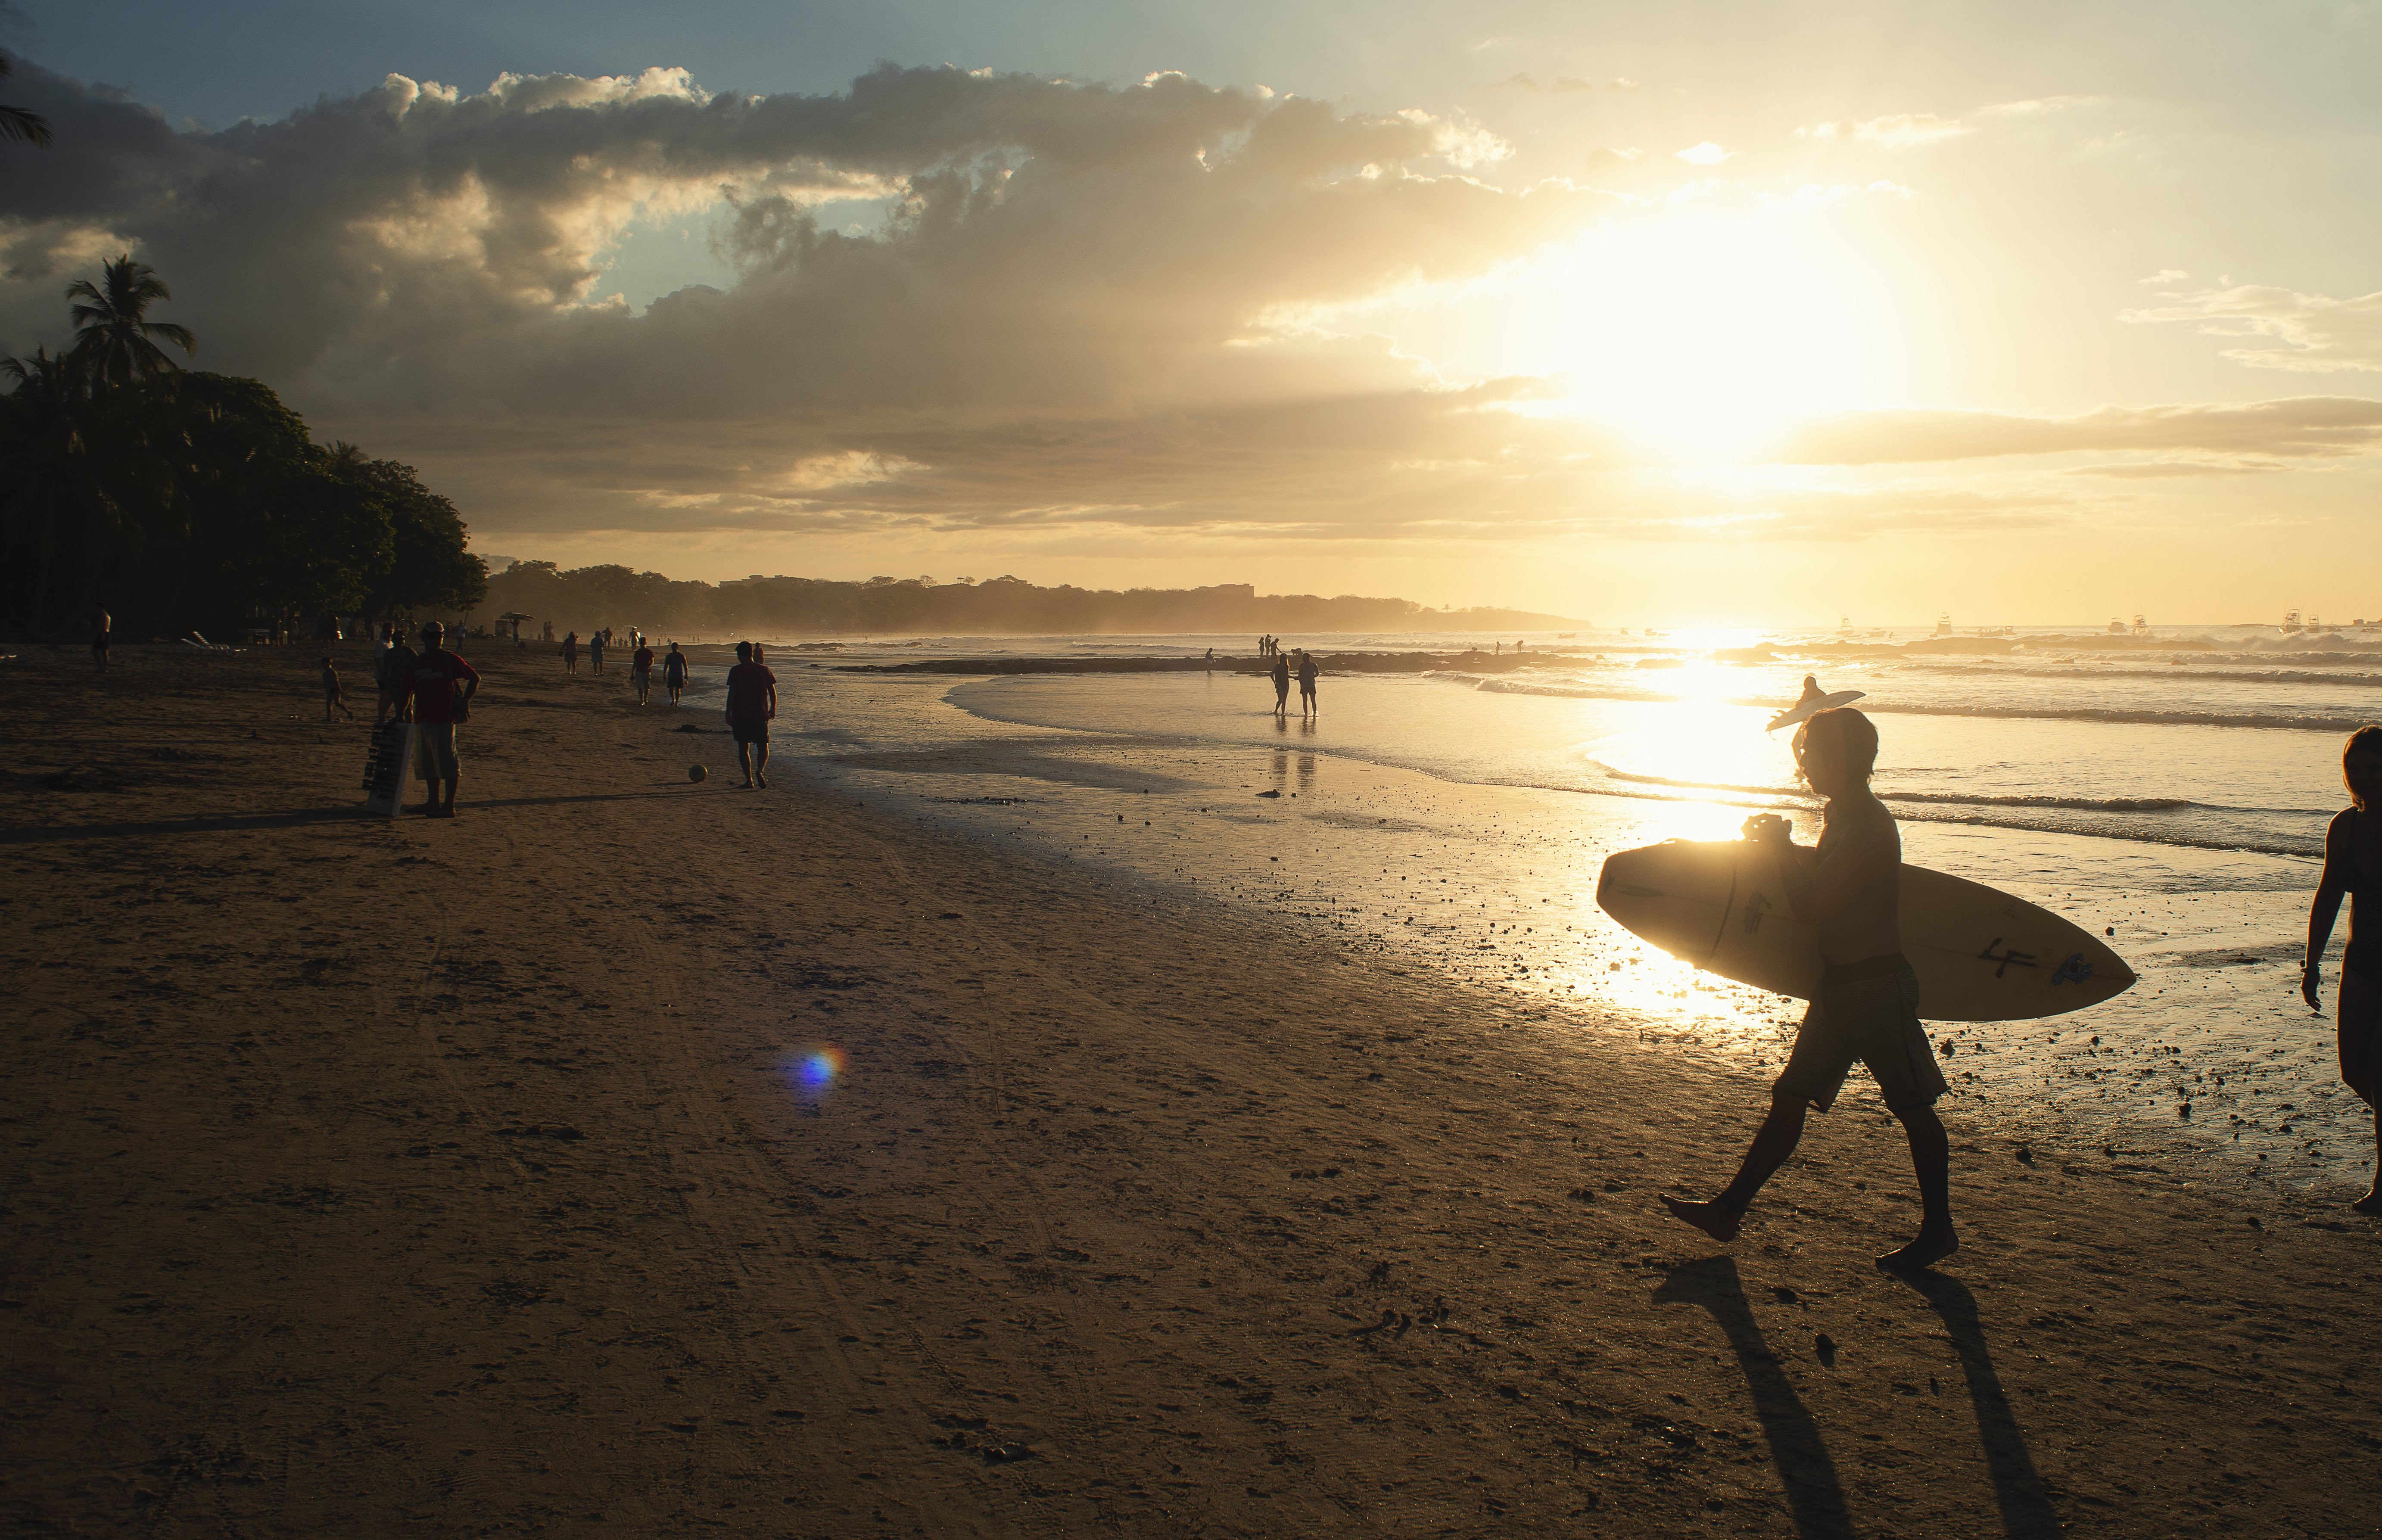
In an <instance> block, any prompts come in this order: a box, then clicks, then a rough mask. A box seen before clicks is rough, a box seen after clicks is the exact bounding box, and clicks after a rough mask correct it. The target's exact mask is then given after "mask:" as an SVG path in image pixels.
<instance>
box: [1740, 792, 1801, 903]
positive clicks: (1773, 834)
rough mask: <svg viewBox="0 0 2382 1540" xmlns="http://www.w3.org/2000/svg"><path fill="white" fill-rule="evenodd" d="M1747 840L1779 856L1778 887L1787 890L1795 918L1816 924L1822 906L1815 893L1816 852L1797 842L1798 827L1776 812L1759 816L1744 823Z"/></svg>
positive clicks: (1756, 815) (1788, 900)
mask: <svg viewBox="0 0 2382 1540" xmlns="http://www.w3.org/2000/svg"><path fill="white" fill-rule="evenodd" d="M1745 837H1746V838H1748V839H1750V840H1752V841H1754V842H1755V843H1757V844H1762V845H1767V846H1769V847H1770V848H1771V849H1772V850H1773V851H1774V853H1775V854H1776V855H1777V857H1778V885H1779V886H1780V887H1782V888H1784V889H1785V890H1786V894H1787V908H1788V909H1791V910H1793V911H1795V918H1796V919H1798V920H1801V921H1804V922H1805V923H1817V922H1818V920H1819V917H1820V911H1819V906H1818V904H1817V902H1816V900H1815V898H1814V896H1813V892H1812V881H1811V876H1812V867H1813V864H1814V860H1813V858H1814V856H1815V854H1816V852H1815V851H1813V850H1812V849H1811V847H1810V846H1807V845H1798V844H1796V843H1795V825H1792V824H1790V823H1788V822H1787V820H1786V819H1784V818H1781V817H1779V816H1778V815H1777V814H1776V813H1755V814H1754V815H1753V816H1752V817H1750V818H1749V819H1747V820H1746V821H1745Z"/></svg>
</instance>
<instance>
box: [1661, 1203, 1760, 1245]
mask: <svg viewBox="0 0 2382 1540" xmlns="http://www.w3.org/2000/svg"><path fill="white" fill-rule="evenodd" d="M1663 1206H1664V1208H1667V1209H1669V1210H1670V1211H1671V1217H1672V1218H1674V1219H1676V1220H1677V1221H1679V1223H1681V1224H1683V1225H1693V1226H1694V1227H1695V1228H1698V1229H1700V1230H1701V1231H1703V1232H1704V1233H1705V1234H1706V1235H1709V1236H1711V1237H1712V1238H1713V1240H1715V1241H1734V1240H1736V1239H1737V1227H1738V1226H1739V1225H1741V1224H1743V1223H1744V1222H1745V1211H1744V1210H1742V1209H1735V1208H1723V1207H1722V1206H1721V1205H1720V1204H1691V1203H1688V1201H1687V1200H1686V1199H1684V1198H1674V1197H1672V1196H1671V1195H1670V1194H1669V1193H1668V1192H1665V1193H1664V1194H1663Z"/></svg>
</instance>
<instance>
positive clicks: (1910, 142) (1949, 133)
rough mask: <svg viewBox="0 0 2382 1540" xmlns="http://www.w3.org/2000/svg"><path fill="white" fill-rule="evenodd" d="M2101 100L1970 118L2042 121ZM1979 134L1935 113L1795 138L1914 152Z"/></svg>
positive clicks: (1809, 131)
mask: <svg viewBox="0 0 2382 1540" xmlns="http://www.w3.org/2000/svg"><path fill="white" fill-rule="evenodd" d="M2100 100H2101V98H2099V97H2096V96H2046V97H2042V98H2039V99H2036V100H2032V101H2025V102H1997V103H1995V104H1993V105H1991V106H1985V107H1979V108H1978V109H1977V110H1976V111H1975V112H1974V113H1972V114H1971V115H1970V116H1971V117H1979V118H1985V119H1999V120H2010V119H2022V118H2033V117H2042V116H2048V115H2050V114H2052V113H2057V112H2065V111H2067V110H2069V108H2072V107H2081V106H2086V105H2090V104H2093V103H2096V102H2098V101H2100ZM1976 131H1977V127H1976V125H1975V124H1973V123H1971V122H1969V121H1967V120H1965V119H1963V118H1958V117H1938V116H1935V114H1934V113H1932V112H1921V113H1909V112H1906V113H1893V114H1890V115H1887V116H1883V117H1871V118H1864V119H1861V120H1860V121H1855V120H1853V119H1850V118H1847V119H1845V120H1843V121H1840V122H1834V123H1813V124H1809V125H1807V126H1805V127H1803V128H1798V129H1796V130H1795V137H1796V138H1798V139H1816V140H1839V141H1847V142H1854V143H1860V144H1873V145H1876V146H1878V147H1879V148H1880V149H1885V150H1912V149H1917V148H1919V147H1921V146H1923V145H1929V144H1941V143H1943V142H1944V141H1946V140H1954V139H1964V138H1966V137H1967V136H1969V135H1971V134H1973V133H1975V132H1976Z"/></svg>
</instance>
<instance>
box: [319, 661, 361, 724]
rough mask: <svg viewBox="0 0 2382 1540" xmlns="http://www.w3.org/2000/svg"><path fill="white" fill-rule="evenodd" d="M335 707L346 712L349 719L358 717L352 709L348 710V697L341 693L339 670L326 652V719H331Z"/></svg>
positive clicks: (324, 666) (324, 706)
mask: <svg viewBox="0 0 2382 1540" xmlns="http://www.w3.org/2000/svg"><path fill="white" fill-rule="evenodd" d="M334 707H337V708H338V710H340V711H342V712H345V713H346V714H347V718H348V720H349V721H350V722H352V721H354V720H355V719H356V714H355V713H354V712H352V711H348V701H347V697H346V696H344V695H342V694H340V693H339V671H338V669H337V668H335V667H333V666H332V665H331V659H330V656H329V654H325V655H324V658H323V720H324V721H325V722H327V721H329V720H330V719H331V711H332V708H334Z"/></svg>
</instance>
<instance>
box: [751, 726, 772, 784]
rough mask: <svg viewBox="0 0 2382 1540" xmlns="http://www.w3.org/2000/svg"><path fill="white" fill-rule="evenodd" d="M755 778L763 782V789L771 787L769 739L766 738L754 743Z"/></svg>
mask: <svg viewBox="0 0 2382 1540" xmlns="http://www.w3.org/2000/svg"><path fill="white" fill-rule="evenodd" d="M753 778H754V779H755V780H756V781H758V782H759V783H760V784H761V789H762V790H764V791H767V789H768V788H769V740H768V739H766V738H765V739H762V740H761V741H760V742H758V743H755V744H754V745H753Z"/></svg>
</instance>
